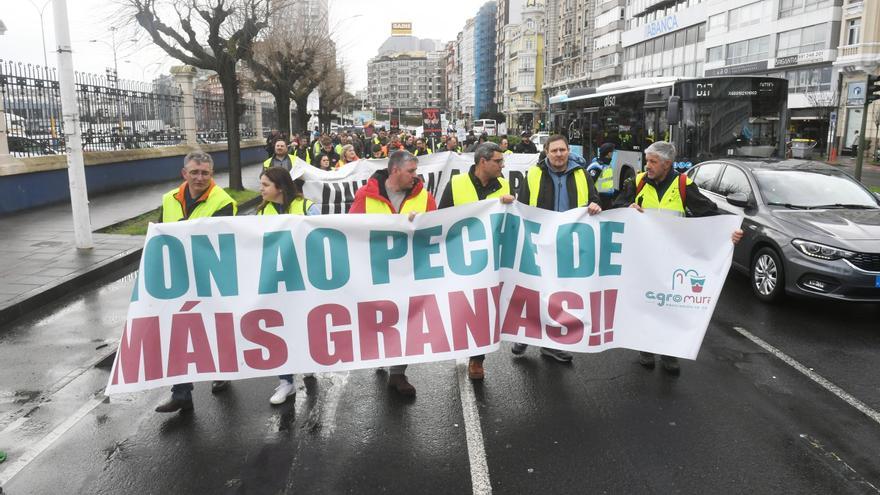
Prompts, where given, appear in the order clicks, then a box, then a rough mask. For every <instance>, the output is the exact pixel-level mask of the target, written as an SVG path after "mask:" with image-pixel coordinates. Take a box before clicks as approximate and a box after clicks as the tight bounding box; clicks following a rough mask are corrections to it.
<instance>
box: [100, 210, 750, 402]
mask: <svg viewBox="0 0 880 495" xmlns="http://www.w3.org/2000/svg"><path fill="white" fill-rule="evenodd" d="M739 222H740V219H739V218H738V217H736V216H732V215H731V216H719V217H709V218H695V219H683V218H676V217H671V216H665V215H648V214H641V213H638V212H636V211H635V210H632V209H623V210H612V211H608V212H603V213H601V214H599V215H596V216H589V215H588V214H587V213H586V210H585V209H584V208H579V209H574V210H570V211H567V212H562V213H556V212H552V211H546V210H540V209H537V208H532V207H529V206H526V205H522V204H519V203H514V204H511V205H503V204H501V203H500V202H499V201H497V200H486V201H481V202H478V203H472V204H468V205H463V206H459V207H456V208H450V209H445V210H440V211H436V212H431V213H425V214H420V215H417V216H416V218H415V219H414V220H413V221H412V222H410V221H409V220H408V219H407V217H406V216H405V215H326V216H296V215H278V216H267V217H253V216H250V217H222V218H206V219H198V220H192V221H187V222H178V223H170V224H152V225H151V226H150V228H149V231H148V233H147V237H146V242H145V247H144V253H143V256H142V260H141V266H140V271H139V275H138V277H137V279H136V282H135V288H134V291H133V294H132V300H131V305H130V308H129V314H128V317H127V320H126V325H125V328H124V330H123V334H122V338H121V339H120V345H119V350H118V352H117V355H116V359H115V361H114V364H113V370H112V372H111V377H110V382H109V384H108V386H107V389H106V391H107V393H108V394H115V393H123V392H133V391H138V390H146V389H150V388H155V387H159V386H166V385H171V384H174V383H179V382H195V381H206V380H235V379H243V378H252V377H260V376H275V375H280V374H285V373H305V372H325V371H337V370H351V369H358V368H372V367H377V366H390V365H395V364H404V363H419V362H429V361H440V360H447V359H453V358H458V357H464V356H470V355H475V354H484V353H487V352H492V351H494V350H497V349H498V347H499V345H500V343H501V342H503V341H512V342H523V343H527V344H532V345H540V346H546V347H553V348H557V349H563V350H567V351H573V352H600V351H603V350H606V349H611V348H618V347H622V348H628V349H636V350H644V351H651V352H656V353H662V354H667V355H673V356H678V357H683V358H691V359H693V358H695V357H696V355H697V353H698V351H699V348H700V344H701V342H702V339H703V335H704V333H705V331H706V328H707V325H708V323H709V319H710V318H711V315H712V312H713V310H714V308H715V304H716V301H717V299H718V295H719V294H720V291H721V288H722V285H723V283H724V280H725V277H726V274H727V271H728V269H729V267H730V262H731V256H732V252H733V245H732V243H731V242H730V233H731V232H732V231H733V230H734V229H735V228H736V227H737V226H738V225H739Z"/></svg>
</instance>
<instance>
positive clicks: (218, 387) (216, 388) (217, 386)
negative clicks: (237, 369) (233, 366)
mask: <svg viewBox="0 0 880 495" xmlns="http://www.w3.org/2000/svg"><path fill="white" fill-rule="evenodd" d="M227 388H229V380H217V381H213V382H211V393H212V394H216V393H217V392H222V391H224V390H226V389H227Z"/></svg>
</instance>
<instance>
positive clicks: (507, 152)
mask: <svg viewBox="0 0 880 495" xmlns="http://www.w3.org/2000/svg"><path fill="white" fill-rule="evenodd" d="M504 154H505V155H507V154H511V155H512V154H513V151H510V150H504Z"/></svg>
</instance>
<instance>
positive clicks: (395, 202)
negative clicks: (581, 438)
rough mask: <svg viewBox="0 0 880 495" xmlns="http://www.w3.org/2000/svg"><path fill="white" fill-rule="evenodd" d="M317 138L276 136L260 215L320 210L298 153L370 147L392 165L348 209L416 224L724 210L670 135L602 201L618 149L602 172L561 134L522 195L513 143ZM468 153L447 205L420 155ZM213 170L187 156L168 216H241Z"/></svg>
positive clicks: (401, 371) (188, 394)
mask: <svg viewBox="0 0 880 495" xmlns="http://www.w3.org/2000/svg"><path fill="white" fill-rule="evenodd" d="M522 137H523V140H522V142H521V143H520V145H521V147H520V150H519V151H521V152H526V153H537V149H535V145H534V144H533V143H531V142H530V141H529V139H528V138H529V137H530V136H529V135H528V134H527V133H524V135H523V136H522ZM308 138H309V136H292V139H290V140H288V139H285V137H284V136H280V135H277V134H276V135H274V136H270V137H269V139H268V140H267V152H268V153H269V155H270V156H269V157H268V158H267V159H266V160H265V162H264V166H263V169H262V173H261V175H260V194H261V196H262V202H261V204H260V205H259V206H258V208H257V213H256V214H257V215H318V214H320V210H319V208H318V207H317V206H316V205H315V204H314V202H313V201H312V200H311V199H309V198H306V197H305V196H304V194H303V184H304V182H303V178H302V175H303V169H302V167H293V166H292V162H293V159H294V157H299V158H300V159H302V160H304V161H306V162H308V163H310V164H311V165H312V166H316V167H319V168H322V169H332V168H335V167H339V166H342V165H344V164H345V163H348V162H351V161H355V160H358V159H359V157H361V156H364V155H363V153H364V152H365V151H366V150H369V155H368V156H369V157H372V158H386V157H387V158H388V160H387V166H386V167H385V168H383V169H380V170H378V171H376V172H375V173H374V174H373V175H372V177H370V179H369V180H368V181H367V183H366V184H365V185H364V186H363V187H361V188H360V189H358V191H357V192H356V194H355V198H354V202H353V203H352V205H351V208H350V209H349V211H348V213H349V214H359V213H379V214H392V215H393V214H404V215H407V216H408V218H409V219H410V220H412V219H413V218H415V216H416V215H418V214H420V213H425V212H428V211H433V210H436V209H438V208H440V209H442V208H453V207H455V206H458V205H462V204H466V203H471V202H475V201H480V200H484V199H493V198H495V199H497V200H499V201H501V202H503V203H508V204H509V203H512V202H513V201H520V202H521V203H524V204H527V205H530V206H534V207H537V208H542V209H545V210H551V211H557V212H563V211H567V210H570V209H573V208H585V209H586V211H587V212H588V213H589V214H590V215H601V213H602V211H603V208H604V209H605V210H607V209H610V208H634V209H635V210H637V211H639V212H644V211H645V210H661V211H664V212H666V213H669V214H673V215H678V216H682V217H691V216H694V217H696V216H712V215H718V214H720V213H721V212H720V211H719V210H718V209H717V207H716V206H715V204H714V203H713V202H712V201H711V200H709V199H708V198H706V197H705V196H704V195H703V194H702V193H701V192H700V190H699V188H698V187H697V186H696V185H695V184H694V183H693V181H692V180H690V179H689V178H688V177H687V176H686V175H680V174H678V173H677V172H676V171H675V170H674V169H673V166H672V165H673V161H674V159H675V153H676V152H675V147H674V146H673V145H672V144H670V143H667V142H663V141H658V142H655V143H653V144H652V145H651V146H649V147H648V148H647V149H646V150H645V158H646V165H645V170H644V171H643V172H640V173H639V174H637V175H636V177H635V178H634V179H632V180H630V181H628V182H627V183H626V184H624V187H623V188H622V190H621V191H620V192H619V193H617V194H616V195H615V196H614V197H602V194H600V191H599V190H597V188H596V184H595V182H596V181H597V180H601V177H602V170H603V166H607V164H605V162H607V161H608V160H607V156H606V155H607V154H608V153H609V152H610V150H609V149H604V147H603V151H604V152H605V153H604V154H601V155H600V157H599V162H598V164H599V166H598V169H596V164H593V165H589V166H588V164H587V163H586V161H585V160H584V159H583V158H581V157H580V156H578V155H576V154H573V153H571V152H570V149H569V143H568V141H567V139H566V138H565V137H564V136H561V135H553V136H550V137H549V139H547V141H546V143H545V144H544V147H543V150H542V151H541V154H540V155H539V158H538V159H537V163H535V164H534V165H533V166H531V167H530V168H529V169H528V171H527V173H526V177H525V179H524V180H523V181H522V184H521V186H520V187H519V190H517V191H512V190H511V188H510V184H509V183H508V181H507V180H506V179H505V178H504V176H503V173H502V171H503V169H504V157H505V155H507V154H509V153H511V151H512V150H509V149H507V147H506V143H505V140H504V139H502V140H501V143H498V144H496V143H493V142H488V136H485V135H482V136H479V137H477V138H476V139H474V140H473V142H472V143H470V144H468V141H470V139H468V140H466V142H465V143H464V145H465V147H464V148H463V147H462V145H460V144H459V143H458V142H457V139H456V137H455V136H454V135H452V134H450V135H446V136H441V137H440V139H439V140H438V142H437V143H431V142H426V141H425V140H424V139H423V138H416V137H415V136H413V135H411V134H409V133H406V132H401V133H388V132H386V131H385V130H379V131H378V132H376V133H375V134H373V135H371V136H369V137H368V136H366V135H352V134H346V133H344V132H343V133H339V134H337V135H326V134H325V135H320V136H314V139H313V140H311V141H310V140H309V139H308ZM463 149H464V150H468V149H469V150H471V151H472V152H473V165H471V167H470V169H469V170H468V173H467V174H464V173H462V174H458V175H456V176H454V177H453V178H452V179H451V180H450V181H449V183H448V184H447V186H446V189H445V190H444V191H443V193H442V195H441V197H440V201H439V203H438V202H437V201H436V199H435V198H434V196H433V195H432V194H431V193H430V192H429V191H428V190H427V189H426V188H425V185H424V183H423V181H422V179H421V178H420V177H419V176H418V174H417V169H418V161H419V156H422V155H425V154H430V153H434V152H437V151H451V152H455V153H460V152H462V150H463ZM522 150H525V151H522ZM603 164H605V165H603ZM213 172H214V165H213V160H212V158H211V156H210V155H209V154H207V153H201V152H194V153H190V154H189V155H187V156H186V157H185V158H184V163H183V169H182V170H181V174H182V176H183V183H182V184H181V185H180V186H179V187H177V188H175V189H173V190H171V191H169V192H168V193H166V194H165V195H164V196H163V198H162V211H161V214H160V221H161V222H177V221H184V220H188V219H194V218H203V217H211V216H229V215H236V214H237V213H238V211H237V205H236V203H235V201H234V200H233V199H232V198H231V197H229V195H228V194H227V193H226V192H225V191H224V190H223V188H221V187H218V186H217V185H216V184H215V183H214V180H213ZM603 205H604V206H603ZM742 235H743V232H742V230H739V229H737V230H736V231H734V232H733V233H732V234H731V240H732V241H733V242H734V243H737V242H739V240H740V239H741V238H742ZM527 349H528V346H526V345H525V344H514V345H513V347H512V353H513V354H514V355H517V356H519V355H523V354H524V353H525V352H526V351H527ZM539 352H540V353H541V355H543V356H546V357H547V358H549V359H551V360H553V361H557V362H561V363H568V362H570V361H571V360H572V355H571V354H570V353H568V352H565V351H562V350H558V349H552V348H541V349H540V351H539ZM483 357H484V356H480V355H478V356H472V357H471V358H470V359H469V362H468V368H467V374H468V377H469V378H470V379H471V380H483V379H484V377H485V375H486V370H485V369H484V367H483ZM638 362H639V364H641V365H642V366H643V367H644V368H646V369H649V370H651V369H653V368H654V366H655V356H654V355H653V354H650V353H646V352H641V353H639V357H638ZM660 363H661V365H662V368H663V369H664V370H665V371H666V372H667V373H670V374H673V375H678V374H679V373H680V367H679V363H678V360H677V359H676V358H674V357H671V356H660ZM406 369H407V365H398V366H392V367H391V368H390V370H389V378H388V385H389V387H390V389H392V390H393V391H394V392H395V393H397V394H400V395H402V396H406V397H413V396H415V393H416V389H415V386H413V384H412V383H410V381H409V379H408V377H407V376H406ZM278 378H279V382H278V385H277V387H276V388H275V389H274V391H273V392H272V394H271V397H270V399H269V401H270V403H271V404H276V405H277V404H282V403H284V402H285V401H286V400H287V399H288V397H291V396H294V395H295V394H296V386H295V385H294V377H293V375H289V374H288V375H282V376H279V377H278ZM304 381H305V382H306V386H307V389H308V387H309V384H312V386H314V385H315V383H316V382H317V378H316V377H315V376H312V375H307V376H306V377H305V378H304ZM228 387H229V382H228V381H215V382H213V383H212V385H211V390H212V392H214V393H217V392H221V391H223V390H225V389H226V388H228ZM192 390H193V384H192V383H180V384H176V385H174V386H173V387H172V388H171V398H170V399H169V400H168V401H166V402H164V403H163V404H161V405H159V406H158V407H157V408H156V411H157V412H165V413H168V412H176V411H190V410H192V409H193V401H192Z"/></svg>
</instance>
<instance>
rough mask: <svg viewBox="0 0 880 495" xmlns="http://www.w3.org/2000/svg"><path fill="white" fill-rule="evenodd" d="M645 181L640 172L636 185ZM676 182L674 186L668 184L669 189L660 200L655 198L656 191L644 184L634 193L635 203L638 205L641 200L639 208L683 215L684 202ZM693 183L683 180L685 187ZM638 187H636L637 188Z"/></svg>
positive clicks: (649, 185) (651, 186)
mask: <svg viewBox="0 0 880 495" xmlns="http://www.w3.org/2000/svg"><path fill="white" fill-rule="evenodd" d="M644 180H645V173H644V172H641V173H639V174H638V175H637V176H636V184H637V185H638V184H640V183H641V182H642V181H644ZM678 180H679V179H677V180H676V183H675V184H670V185H669V187H667V188H666V192H664V193H663V197H662V198H658V197H657V190H656V189H654V186H653V185H651V184H648V183H647V182H645V183H644V185H643V186H642V189H641V190H640V191H638V192H636V197H635V203H636V204H639V198H641V200H642V201H641V206H642V208H647V209H653V210H667V211H672V212H675V213H678V214H679V215H681V216H684V215H685V210H684V201H682V197H681V191H679V184H678ZM693 183H694V181H693V180H691V178H690V177H687V178H686V179H685V184H686V186H689V185H691V184H693ZM637 187H638V186H637Z"/></svg>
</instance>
